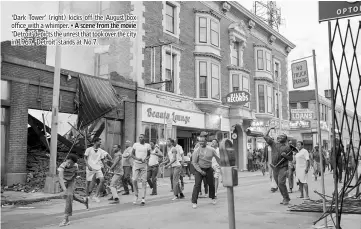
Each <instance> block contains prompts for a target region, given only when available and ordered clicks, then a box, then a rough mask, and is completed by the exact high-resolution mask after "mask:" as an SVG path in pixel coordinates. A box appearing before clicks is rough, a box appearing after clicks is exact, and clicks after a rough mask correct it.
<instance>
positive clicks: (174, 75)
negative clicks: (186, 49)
mask: <svg viewBox="0 0 361 229" xmlns="http://www.w3.org/2000/svg"><path fill="white" fill-rule="evenodd" d="M162 56H163V57H164V58H162V61H163V62H162V68H163V69H162V76H163V79H162V81H166V82H165V83H164V86H163V87H162V90H164V91H167V92H172V93H178V92H179V89H178V88H179V87H178V84H179V74H180V65H179V61H180V57H181V53H180V50H178V49H177V48H175V47H173V46H163V50H162Z"/></svg>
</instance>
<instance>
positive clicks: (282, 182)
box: [264, 127, 293, 205]
mask: <svg viewBox="0 0 361 229" xmlns="http://www.w3.org/2000/svg"><path fill="white" fill-rule="evenodd" d="M272 129H275V127H271V128H270V129H269V130H268V131H266V133H265V134H264V139H265V141H266V142H267V144H268V145H269V146H270V147H271V149H272V159H271V160H272V164H273V166H276V165H277V164H278V163H279V162H280V161H281V160H283V162H282V163H280V164H279V165H277V167H274V168H273V177H274V179H275V182H276V184H277V186H278V187H279V189H280V192H281V195H282V197H283V201H282V202H281V203H280V204H283V205H288V204H289V202H290V200H291V199H290V197H289V195H288V191H287V186H286V179H287V171H288V161H292V160H293V155H288V153H289V152H290V151H291V148H290V146H289V145H288V142H287V135H286V134H280V135H279V136H278V137H277V142H275V141H274V140H273V139H272V138H271V137H270V136H269V133H270V131H271V130H272Z"/></svg>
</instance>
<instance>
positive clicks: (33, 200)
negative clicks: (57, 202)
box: [1, 195, 62, 205]
mask: <svg viewBox="0 0 361 229" xmlns="http://www.w3.org/2000/svg"><path fill="white" fill-rule="evenodd" d="M52 199H62V196H61V195H56V196H49V197H39V198H32V199H21V200H1V205H5V204H20V205H27V204H32V203H36V202H42V201H48V200H52Z"/></svg>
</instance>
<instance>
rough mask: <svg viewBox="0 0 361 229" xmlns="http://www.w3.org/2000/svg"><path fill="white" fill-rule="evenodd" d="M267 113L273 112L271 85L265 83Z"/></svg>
mask: <svg viewBox="0 0 361 229" xmlns="http://www.w3.org/2000/svg"><path fill="white" fill-rule="evenodd" d="M266 98H267V99H266V101H267V113H268V114H273V87H272V86H270V85H266Z"/></svg>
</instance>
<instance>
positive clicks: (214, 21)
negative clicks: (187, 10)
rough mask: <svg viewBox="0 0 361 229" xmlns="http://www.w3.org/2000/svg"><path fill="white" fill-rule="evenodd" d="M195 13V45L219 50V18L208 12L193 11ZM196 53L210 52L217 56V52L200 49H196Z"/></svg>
mask: <svg viewBox="0 0 361 229" xmlns="http://www.w3.org/2000/svg"><path fill="white" fill-rule="evenodd" d="M195 13H196V45H209V46H210V48H212V47H213V48H215V49H216V50H217V49H219V40H220V24H219V21H220V17H218V16H217V15H215V14H213V13H211V12H208V11H200V10H195ZM196 51H197V52H198V51H201V52H211V53H214V54H217V55H220V54H219V51H218V52H216V51H215V50H213V51H212V50H205V49H204V48H203V49H201V48H200V47H198V50H197V47H196Z"/></svg>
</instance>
